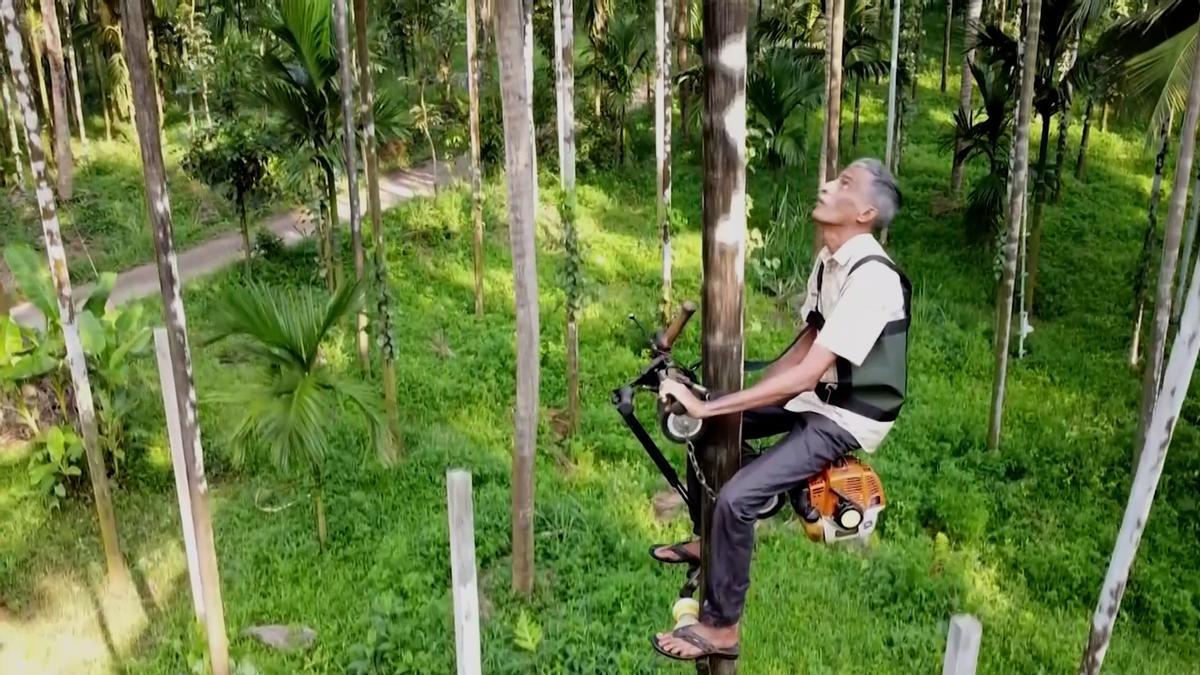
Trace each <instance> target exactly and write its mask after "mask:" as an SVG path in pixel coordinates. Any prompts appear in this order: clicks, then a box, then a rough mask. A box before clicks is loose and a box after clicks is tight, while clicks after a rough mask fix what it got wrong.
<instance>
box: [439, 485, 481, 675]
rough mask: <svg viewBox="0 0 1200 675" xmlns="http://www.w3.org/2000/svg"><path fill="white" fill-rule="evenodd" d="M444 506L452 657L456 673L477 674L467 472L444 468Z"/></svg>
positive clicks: (471, 520) (476, 621)
mask: <svg viewBox="0 0 1200 675" xmlns="http://www.w3.org/2000/svg"><path fill="white" fill-rule="evenodd" d="M446 508H447V512H448V514H449V518H450V578H451V583H452V584H453V586H452V588H453V592H454V648H455V654H456V659H455V661H456V663H457V664H458V675H480V673H482V672H483V666H482V665H481V656H480V652H481V650H480V646H479V589H478V587H477V585H476V581H475V578H476V575H475V513H474V506H473V502H472V499H471V474H470V473H469V472H467V471H462V470H452V471H447V472H446Z"/></svg>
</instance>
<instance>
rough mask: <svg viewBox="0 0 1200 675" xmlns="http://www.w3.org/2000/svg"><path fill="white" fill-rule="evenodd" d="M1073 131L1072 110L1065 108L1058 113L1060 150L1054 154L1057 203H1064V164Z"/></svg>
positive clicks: (1054, 194)
mask: <svg viewBox="0 0 1200 675" xmlns="http://www.w3.org/2000/svg"><path fill="white" fill-rule="evenodd" d="M1070 132H1071V111H1070V110H1064V111H1062V112H1060V113H1059V114H1058V151H1057V153H1056V154H1055V156H1054V173H1053V175H1054V191H1053V195H1052V196H1053V199H1054V203H1055V204H1061V203H1062V193H1063V190H1062V187H1063V166H1064V165H1065V164H1066V162H1067V141H1068V139H1069V137H1070Z"/></svg>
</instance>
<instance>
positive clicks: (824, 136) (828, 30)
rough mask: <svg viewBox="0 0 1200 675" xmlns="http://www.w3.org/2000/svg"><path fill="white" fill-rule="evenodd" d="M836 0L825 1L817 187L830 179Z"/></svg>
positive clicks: (817, 234)
mask: <svg viewBox="0 0 1200 675" xmlns="http://www.w3.org/2000/svg"><path fill="white" fill-rule="evenodd" d="M835 1H836V0H833V1H831V2H826V3H825V60H824V65H825V91H824V92H822V94H821V108H822V109H823V110H824V112H825V116H824V119H823V120H822V121H821V151H820V154H818V155H817V187H818V188H819V187H820V186H822V185H824V184H825V181H827V180H829V176H828V173H827V171H828V167H829V106H830V103H829V100H830V95H829V94H830V90H829V83H830V81H831V80H832V78H833V72H832V71H833V4H834V2H835ZM820 249H821V228H819V227H814V228H813V254H814V255H815V254H816V252H817V251H819V250H820Z"/></svg>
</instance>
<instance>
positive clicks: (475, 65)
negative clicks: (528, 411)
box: [360, 0, 483, 317]
mask: <svg viewBox="0 0 1200 675" xmlns="http://www.w3.org/2000/svg"><path fill="white" fill-rule="evenodd" d="M360 1H363V2H365V0H360ZM475 3H476V0H467V96H468V99H469V104H468V105H469V111H470V128H471V221H472V222H473V223H474V234H475V236H474V240H473V254H474V258H475V316H477V317H483V176H482V173H483V172H482V167H481V166H480V153H481V145H482V143H481V141H480V138H479V87H480V68H479V47H478V44H477V41H478V38H479V20H478V19H477V18H476V16H475Z"/></svg>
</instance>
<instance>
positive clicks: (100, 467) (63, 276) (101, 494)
mask: <svg viewBox="0 0 1200 675" xmlns="http://www.w3.org/2000/svg"><path fill="white" fill-rule="evenodd" d="M0 28H2V29H3V34H4V35H3V37H4V43H5V45H6V46H7V53H8V63H9V67H10V68H11V69H12V75H13V78H12V79H13V82H14V83H15V84H16V92H17V106H18V108H19V109H20V111H21V119H22V121H23V122H24V129H25V142H26V147H27V148H28V149H29V166H30V173H32V174H33V182H34V185H35V188H36V189H35V192H36V194H37V200H38V210H39V213H40V215H41V220H42V235H43V237H44V239H45V245H46V257H47V259H48V262H49V265H50V278H51V280H52V281H53V282H54V291H55V299H56V300H57V301H58V313H59V324H60V325H61V327H62V332H63V342H64V344H65V346H66V351H67V365H68V367H69V370H70V372H71V384H72V387H73V389H74V400H75V412H76V414H77V416H78V420H79V426H80V428H81V430H82V431H83V449H84V454H85V455H86V457H87V464H88V478H89V479H90V480H91V483H92V494H93V496H94V497H95V500H96V515H97V518H98V520H99V523H100V541H101V543H102V545H103V546H104V559H105V563H106V564H107V569H108V574H109V576H110V577H112V578H114V579H119V580H124V579H125V577H126V576H127V575H128V569H127V568H126V567H125V560H124V557H123V556H122V555H121V544H120V541H119V540H118V538H117V519H116V516H115V515H114V513H113V505H112V496H111V495H110V494H109V488H108V473H107V472H106V470H105V467H104V455H103V450H102V449H101V447H100V433H99V428H98V426H97V423H96V410H95V407H94V405H93V402H92V385H91V382H90V381H89V379H88V369H87V361H86V360H85V358H84V354H83V344H82V342H80V338H79V328H78V326H76V324H75V303H74V301H73V299H72V295H71V277H70V274H69V273H68V270H67V254H66V250H65V249H64V248H63V240H62V232H61V230H60V229H59V225H58V210H57V205H56V204H55V201H54V194H53V193H52V192H51V191H50V185H49V181H48V179H47V178H46V153H45V150H44V149H43V146H42V137H41V129H40V128H39V127H40V123H39V118H38V114H37V110H36V109H35V108H34V104H33V97H32V96H31V95H30V91H29V72H28V71H27V70H26V69H25V57H24V55H23V54H22V53H21V42H22V41H21V36H20V33H19V32H18V30H17V13H16V10H15V9H14V7H13V2H12V0H0ZM47 319H49V317H47Z"/></svg>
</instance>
